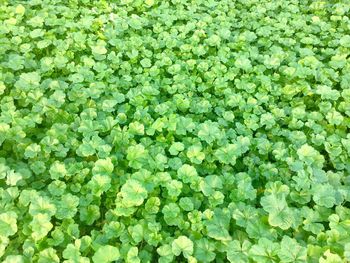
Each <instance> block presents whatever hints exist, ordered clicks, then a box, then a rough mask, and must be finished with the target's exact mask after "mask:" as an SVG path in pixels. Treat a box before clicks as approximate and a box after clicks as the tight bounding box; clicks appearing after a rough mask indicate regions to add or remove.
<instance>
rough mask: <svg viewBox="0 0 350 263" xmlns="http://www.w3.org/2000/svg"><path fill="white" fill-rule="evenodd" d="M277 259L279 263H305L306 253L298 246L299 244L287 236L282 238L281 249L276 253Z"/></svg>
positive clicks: (303, 248) (304, 249)
mask: <svg viewBox="0 0 350 263" xmlns="http://www.w3.org/2000/svg"><path fill="white" fill-rule="evenodd" d="M278 257H279V258H280V259H281V262H286V263H287V262H296V263H298V262H299V263H301V262H306V261H307V251H306V248H305V247H302V246H300V245H299V243H298V242H297V241H296V240H295V239H292V238H290V237H288V236H284V237H283V238H282V242H281V249H280V251H279V252H278Z"/></svg>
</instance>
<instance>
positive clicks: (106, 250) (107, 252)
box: [92, 245, 120, 263]
mask: <svg viewBox="0 0 350 263" xmlns="http://www.w3.org/2000/svg"><path fill="white" fill-rule="evenodd" d="M119 257H120V253H119V249H118V248H116V247H114V246H110V245H105V246H101V247H100V248H98V250H97V251H96V252H95V254H94V255H93V257H92V261H93V262H96V263H107V262H113V261H115V260H118V259H119Z"/></svg>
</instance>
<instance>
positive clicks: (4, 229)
mask: <svg viewBox="0 0 350 263" xmlns="http://www.w3.org/2000/svg"><path fill="white" fill-rule="evenodd" d="M16 232H17V214H16V213H15V212H11V211H9V212H5V213H1V214H0V237H8V236H12V235H14V234H15V233H16Z"/></svg>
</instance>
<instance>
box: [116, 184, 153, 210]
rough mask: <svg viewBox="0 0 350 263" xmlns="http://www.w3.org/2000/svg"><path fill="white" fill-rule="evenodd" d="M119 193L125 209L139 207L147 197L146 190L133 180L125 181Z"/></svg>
mask: <svg viewBox="0 0 350 263" xmlns="http://www.w3.org/2000/svg"><path fill="white" fill-rule="evenodd" d="M120 192H121V195H122V197H123V199H122V202H123V204H124V205H125V206H126V207H133V206H140V205H142V203H143V201H144V200H145V199H146V198H147V196H148V194H147V190H146V188H145V187H143V185H142V184H141V183H140V182H139V181H137V180H134V179H129V180H127V181H126V183H125V184H124V185H123V186H122V188H121V190H120Z"/></svg>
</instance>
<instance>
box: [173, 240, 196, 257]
mask: <svg viewBox="0 0 350 263" xmlns="http://www.w3.org/2000/svg"><path fill="white" fill-rule="evenodd" d="M171 251H172V252H173V253H174V255H175V256H179V255H180V254H181V253H182V254H183V256H184V257H185V258H188V257H189V256H191V255H192V254H193V242H192V240H191V239H189V238H188V237H186V236H179V237H178V238H176V239H175V240H174V241H173V243H172V244H171Z"/></svg>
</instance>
